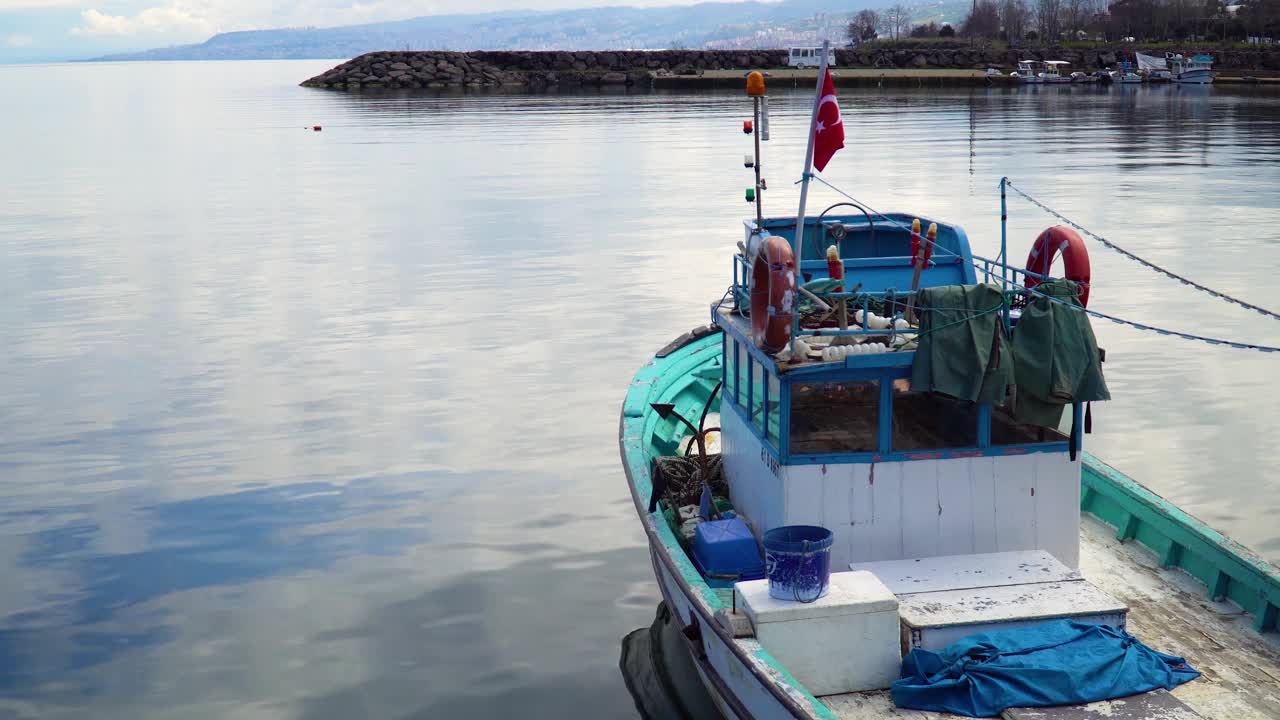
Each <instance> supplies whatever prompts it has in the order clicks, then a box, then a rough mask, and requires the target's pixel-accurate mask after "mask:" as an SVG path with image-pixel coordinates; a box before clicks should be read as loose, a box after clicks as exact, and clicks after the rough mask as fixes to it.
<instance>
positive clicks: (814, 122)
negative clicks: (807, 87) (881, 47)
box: [795, 40, 831, 277]
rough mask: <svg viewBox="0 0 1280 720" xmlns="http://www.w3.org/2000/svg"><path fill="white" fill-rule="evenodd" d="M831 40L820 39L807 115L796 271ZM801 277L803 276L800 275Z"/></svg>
mask: <svg viewBox="0 0 1280 720" xmlns="http://www.w3.org/2000/svg"><path fill="white" fill-rule="evenodd" d="M830 45H831V42H830V41H829V40H823V41H822V62H821V64H820V65H819V66H818V82H817V85H816V86H815V87H814V90H813V113H812V115H810V116H809V143H808V145H807V146H806V147H805V150H804V174H803V175H801V176H800V210H799V212H797V213H796V238H795V240H796V248H795V250H796V272H797V273H799V272H800V263H801V261H803V260H804V205H805V202H806V201H807V200H808V199H809V175H810V171H811V170H812V169H813V142H814V139H815V137H814V136H816V135H817V133H816V132H814V129H815V128H816V127H817V126H818V107H819V105H820V104H821V103H822V81H823V80H824V79H826V77H827V54H828V52H830V51H829V49H828V48H829V47H830ZM801 277H803V276H801Z"/></svg>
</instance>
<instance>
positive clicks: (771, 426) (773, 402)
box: [765, 373, 782, 448]
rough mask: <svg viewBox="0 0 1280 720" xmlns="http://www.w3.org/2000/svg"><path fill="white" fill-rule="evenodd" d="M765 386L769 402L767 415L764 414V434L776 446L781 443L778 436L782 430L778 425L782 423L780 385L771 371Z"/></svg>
mask: <svg viewBox="0 0 1280 720" xmlns="http://www.w3.org/2000/svg"><path fill="white" fill-rule="evenodd" d="M767 387H768V389H769V397H768V398H767V399H768V402H769V404H768V415H767V416H766V417H767V418H768V422H767V423H766V427H767V428H768V430H767V432H766V433H765V436H766V437H767V438H768V439H769V442H770V443H771V444H772V445H773V446H774V447H775V448H776V447H778V446H779V445H780V444H781V443H780V441H779V439H778V438H779V435H780V434H781V432H782V431H781V427H780V426H781V425H782V386H781V385H780V384H779V383H778V378H777V376H776V375H773V374H772V373H771V374H770V375H769V384H768V386H767Z"/></svg>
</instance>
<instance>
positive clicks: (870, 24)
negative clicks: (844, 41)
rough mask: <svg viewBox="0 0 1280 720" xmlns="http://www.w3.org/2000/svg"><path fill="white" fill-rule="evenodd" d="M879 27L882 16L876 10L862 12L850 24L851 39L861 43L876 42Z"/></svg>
mask: <svg viewBox="0 0 1280 720" xmlns="http://www.w3.org/2000/svg"><path fill="white" fill-rule="evenodd" d="M878 27H880V14H879V13H877V12H876V11H875V10H861V11H859V12H858V14H857V15H854V16H853V21H852V22H850V23H849V39H850V40H857V41H859V42H864V41H866V40H875V39H876V28H878Z"/></svg>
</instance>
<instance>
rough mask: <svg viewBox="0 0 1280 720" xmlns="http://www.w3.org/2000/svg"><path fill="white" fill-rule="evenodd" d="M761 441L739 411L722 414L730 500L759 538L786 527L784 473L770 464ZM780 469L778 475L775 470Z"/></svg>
mask: <svg viewBox="0 0 1280 720" xmlns="http://www.w3.org/2000/svg"><path fill="white" fill-rule="evenodd" d="M762 450H763V447H762V446H761V444H760V439H759V438H757V437H756V436H755V434H753V433H752V432H751V428H749V427H747V425H746V424H745V423H743V421H742V419H741V418H740V417H739V416H738V413H737V412H736V410H735V409H734V408H732V407H725V408H724V409H723V410H722V411H721V412H720V454H721V457H722V458H723V460H724V469H725V472H726V473H727V477H728V478H729V499H730V500H731V501H732V502H733V506H734V508H736V509H737V510H738V511H740V512H741V513H742V514H743V515H745V516H746V520H747V521H748V523H749V524H750V525H751V529H752V530H754V531H755V533H756V536H757V537H758V536H760V535H763V534H764V532H765V531H766V530H770V529H773V528H775V527H778V526H780V525H785V524H786V522H785V519H784V514H783V513H784V508H785V503H784V502H783V495H782V492H783V483H782V478H781V474H782V470H781V468H780V467H778V466H774V465H771V463H769V462H766V458H768V456H767V455H762V454H761V451H762ZM774 467H778V475H775V474H774V472H773V468H774Z"/></svg>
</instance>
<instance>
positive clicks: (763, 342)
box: [751, 235, 796, 355]
mask: <svg viewBox="0 0 1280 720" xmlns="http://www.w3.org/2000/svg"><path fill="white" fill-rule="evenodd" d="M795 300H796V263H795V258H794V257H792V255H791V243H788V242H787V240H786V238H782V237H778V236H777V235H770V236H769V237H767V238H765V239H764V242H763V243H762V244H761V246H760V250H759V252H757V253H756V259H755V262H754V263H752V265H751V339H752V340H754V341H755V343H756V345H757V346H758V347H759V348H760V349H761V350H764V351H765V352H767V353H769V354H770V355H772V354H773V353H776V352H778V351H779V350H781V349H782V348H784V347H786V346H787V343H789V342H791V313H792V308H793V307H794V305H795Z"/></svg>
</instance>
